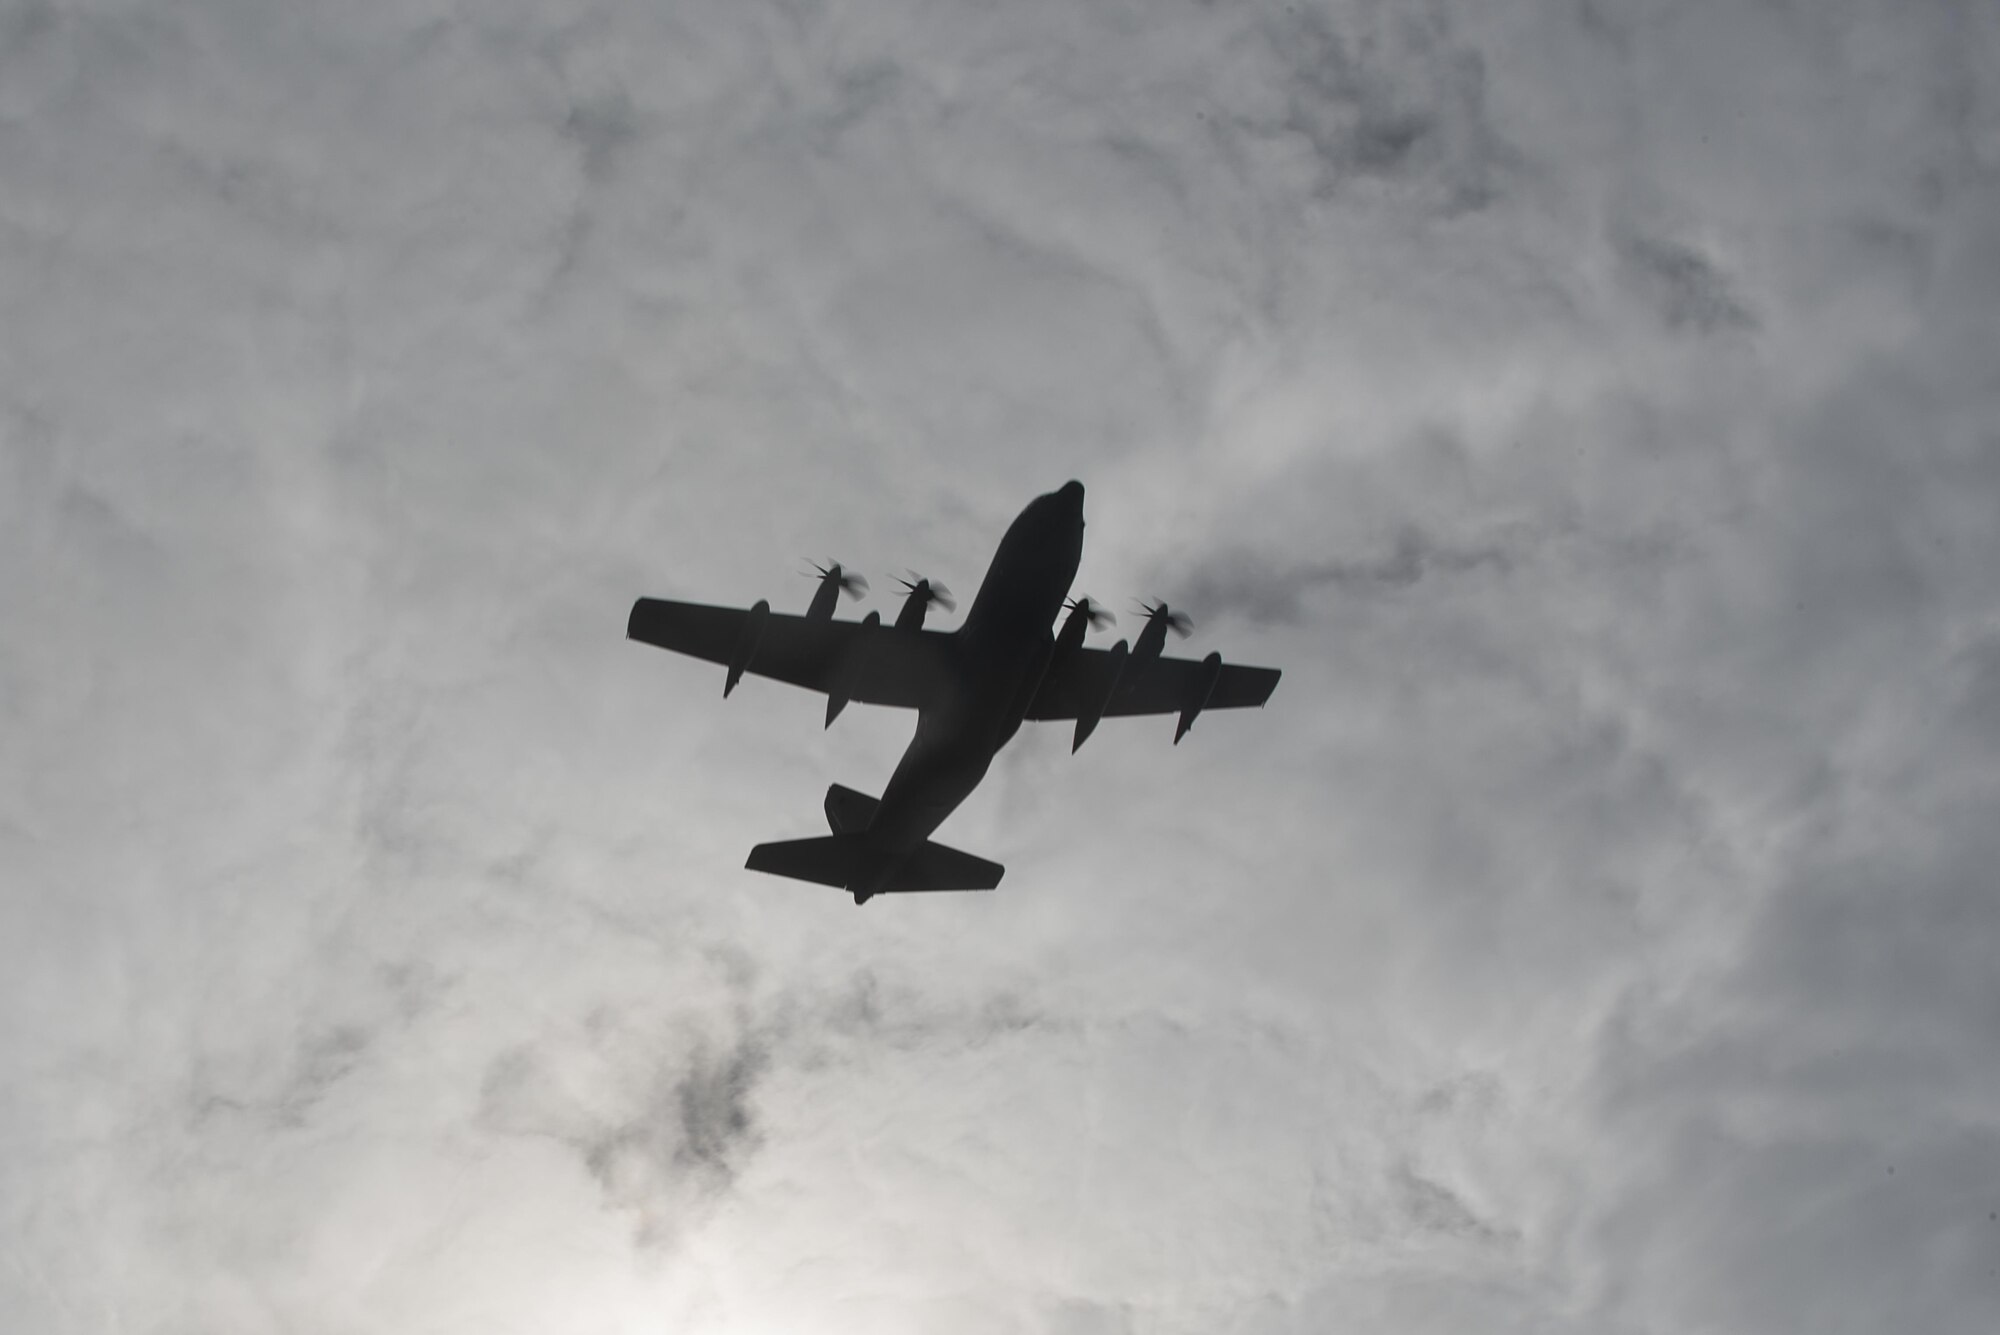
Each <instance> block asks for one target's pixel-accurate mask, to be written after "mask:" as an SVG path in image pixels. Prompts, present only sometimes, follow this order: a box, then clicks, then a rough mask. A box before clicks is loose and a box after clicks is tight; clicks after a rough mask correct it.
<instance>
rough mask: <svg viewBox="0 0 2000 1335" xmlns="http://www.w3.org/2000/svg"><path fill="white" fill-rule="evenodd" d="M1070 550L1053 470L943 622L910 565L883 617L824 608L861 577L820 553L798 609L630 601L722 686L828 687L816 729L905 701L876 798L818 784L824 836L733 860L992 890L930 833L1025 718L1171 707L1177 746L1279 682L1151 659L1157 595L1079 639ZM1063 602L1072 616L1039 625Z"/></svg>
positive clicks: (1215, 663)
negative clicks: (1197, 723) (1126, 625)
mask: <svg viewBox="0 0 2000 1335" xmlns="http://www.w3.org/2000/svg"><path fill="white" fill-rule="evenodd" d="M1082 556H1083V484H1082V483H1081V482H1066V483H1064V484H1063V485H1062V486H1061V487H1060V488H1058V489H1057V490H1055V491H1052V492H1049V493H1048V494H1047V495H1044V496H1037V497H1036V498H1035V499H1034V500H1033V501H1031V502H1030V503H1029V504H1028V508H1027V509H1025V510H1023V511H1022V512H1021V516H1020V518H1018V519H1016V520H1015V521H1014V523H1013V525H1012V526H1011V527H1010V528H1008V530H1007V535H1006V537H1004V538H1002V539H1001V540H1000V550H999V551H998V552H996V553H995V554H994V556H993V564H992V565H991V566H990V567H988V569H987V571H986V579H985V582H984V583H982V584H981V585H980V586H979V596H978V597H977V598H975V599H973V602H972V610H971V611H970V612H968V613H967V614H966V617H965V624H964V625H962V626H960V627H959V628H958V629H957V630H953V631H937V630H926V629H924V626H923V621H924V613H925V612H926V611H927V610H928V607H929V605H930V604H931V603H937V604H939V605H940V606H942V607H943V608H944V609H945V610H946V611H950V610H952V608H953V607H954V604H953V602H952V601H951V595H950V593H949V592H948V591H947V590H945V588H944V587H943V586H942V585H939V584H937V583H936V582H935V581H932V580H927V579H921V578H913V579H912V580H908V581H899V582H901V583H902V584H903V586H904V588H905V589H907V590H908V595H907V598H906V601H905V602H904V604H903V608H902V611H901V612H900V613H899V614H898V615H897V617H896V620H895V622H894V623H893V624H891V625H887V626H885V625H883V624H882V617H881V614H880V613H878V612H870V613H869V614H868V615H867V617H866V618H865V619H863V620H860V621H836V620H834V617H833V611H834V604H835V603H836V602H838V601H839V595H840V594H841V593H842V592H846V593H848V594H849V595H850V596H857V597H858V596H860V594H861V593H863V592H865V591H866V589H867V587H868V585H867V582H866V581H864V580H862V579H861V578H860V577H859V576H857V575H854V574H852V573H851V572H849V571H845V570H842V569H841V567H840V566H838V565H828V566H826V567H823V568H821V569H820V572H819V574H820V585H819V588H818V589H817V590H816V591H815V592H814V594H813V599H812V603H811V605H810V606H809V607H807V609H806V613H805V615H804V616H791V615H788V614H786V613H783V612H773V611H772V610H771V604H770V603H769V602H765V601H759V602H758V603H756V604H755V605H754V606H752V607H751V608H749V609H748V610H747V611H746V610H743V609H740V608H733V607H708V606H704V605H702V604H700V603H677V602H669V601H667V600H666V599H663V598H641V599H639V601H638V602H636V603H634V604H633V605H632V617H631V620H630V621H629V622H628V623H627V625H626V628H625V634H626V637H627V638H628V639H634V640H640V641H643V642H644V643H646V644H652V645H658V646H659V647H660V648H662V649H672V650H673V651H674V652H676V653H682V654H690V655H692V656H694V657H696V658H704V659H707V660H708V661H709V662H711V663H720V664H723V665H725V666H726V667H727V669H728V672H727V675H726V676H725V677H724V678H723V684H722V694H723V695H724V696H725V697H726V696H728V694H729V693H730V692H731V691H733V690H735V689H736V683H737V682H738V681H740V680H742V677H743V674H744V673H745V672H753V673H756V674H758V675H759V676H765V677H775V678H777V679H778V680H779V681H788V682H790V683H792V684H793V685H794V686H803V687H805V688H806V689H808V690H814V691H824V692H826V722H827V726H829V727H831V726H832V724H833V720H834V719H835V717H837V716H838V715H839V713H840V711H841V710H842V709H844V708H846V706H847V704H848V702H849V701H851V700H852V701H859V702H860V703H862V704H868V705H896V706H899V707H901V708H904V709H914V710H916V711H917V734H916V736H915V737H914V738H913V739H912V740H911V742H910V748H909V750H907V751H905V752H904V753H903V759H902V760H901V761H900V762H899V763H898V764H897V766H896V772H895V773H894V774H893V775H891V776H890V778H889V786H888V787H887V788H886V789H885V790H883V793H882V796H881V797H880V798H874V797H869V796H867V795H866V794H865V793H858V792H855V791H854V790H853V789H851V788H843V787H841V786H840V785H839V784H834V785H833V786H832V787H831V788H828V789H827V790H826V822H827V825H828V826H829V827H831V828H832V830H833V833H832V834H830V835H826V836H823V837H821V838H817V839H789V840H784V841H782V842H778V843H769V844H759V845H757V846H756V847H755V848H753V849H751V850H750V860H749V862H748V863H746V864H745V865H746V866H748V867H749V868H750V869H751V870H752V871H762V872H770V873H773V874H774V875H778V876H790V877H793V878H795V879H797V880H802V881H816V882H818V883H819V884H821V885H831V886H838V887H840V888H842V889H845V890H848V891H851V892H852V893H853V895H854V902H855V903H856V904H864V903H866V902H867V901H868V900H869V899H870V898H871V897H872V896H875V895H879V894H890V893H897V892H903V891H914V890H991V889H992V888H993V887H994V886H996V885H998V884H999V883H1000V874H1001V872H1002V870H1003V869H1002V867H1001V866H1000V864H999V863H997V862H988V861H987V860H986V859H984V858H978V857H974V856H973V855H972V854H970V853H961V852H959V851H958V850H957V849H955V848H946V847H945V846H944V845H943V844H940V843H935V842H933V841H932V840H931V838H930V835H931V832H932V831H933V830H935V829H937V827H938V826H939V824H941V823H942V822H943V820H944V818H945V817H946V816H949V815H950V814H951V813H952V811H953V810H955V809H956V808H957V806H958V804H959V803H960V802H963V801H964V800H965V798H966V795H967V794H969V793H970V792H971V791H972V790H973V789H974V788H975V787H977V786H978V784H979V781H980V780H981V779H983V778H984V777H986V769H987V767H988V766H989V765H991V764H992V763H993V757H994V755H995V754H996V753H998V751H999V750H1000V748H1001V747H1003V746H1005V745H1006V744H1007V743H1008V742H1009V741H1010V740H1011V739H1012V738H1013V736H1014V734H1015V733H1016V732H1017V731H1019V730H1020V727H1021V720H1023V719H1074V720H1076V732H1075V735H1074V738H1073V740H1072V742H1071V744H1070V750H1072V751H1074V750H1075V749H1076V748H1077V747H1079V746H1082V745H1083V742H1084V739H1085V738H1087V737H1089V736H1090V734H1091V732H1092V731H1093V730H1094V729H1095V728H1096V727H1097V723H1098V720H1099V719H1102V718H1105V717H1109V716H1116V715H1122V714H1174V713H1178V714H1179V715H1180V721H1179V723H1178V724H1177V725H1176V726H1175V728H1174V741H1175V742H1176V743H1179V741H1180V739H1181V738H1182V737H1184V736H1186V735H1187V731H1188V729H1189V728H1190V727H1192V726H1193V725H1194V720H1195V716H1196V715H1197V714H1199V713H1201V711H1202V710H1204V709H1235V708H1240V707H1242V706H1245V705H1261V704H1263V703H1264V701H1266V700H1267V699H1269V698H1270V696H1271V691H1272V690H1273V689H1274V688H1275V687H1276V686H1277V684H1278V672H1277V669H1275V668H1262V667H1241V666H1238V665H1236V664H1233V663H1228V664H1225V663H1224V662H1223V661H1222V655H1221V654H1210V655H1209V656H1208V657H1206V658H1204V659H1202V660H1201V661H1200V662H1195V661H1194V660H1192V659H1187V658H1165V657H1162V656H1161V653H1160V650H1161V649H1162V648H1163V647H1165V645H1166V640H1167V631H1168V630H1169V629H1171V630H1173V631H1175V632H1176V633H1177V634H1179V635H1182V636H1185V635H1186V634H1187V633H1188V619H1187V617H1186V616H1185V615H1184V614H1182V613H1179V612H1175V611H1173V610H1172V609H1170V608H1169V607H1168V606H1167V605H1166V604H1165V603H1160V604H1157V605H1156V606H1154V607H1151V608H1148V609H1146V612H1147V616H1146V625H1145V628H1144V629H1143V630H1141V631H1140V632H1139V642H1138V643H1137V644H1136V645H1132V646H1130V647H1128V646H1127V645H1126V643H1125V641H1123V640H1120V641H1118V643H1116V644H1114V645H1112V646H1111V648H1110V649H1108V650H1104V649H1088V648H1085V647H1084V644H1083V637H1084V634H1085V633H1086V632H1087V631H1090V630H1096V629H1099V628H1101V627H1102V626H1103V625H1104V624H1105V623H1107V622H1109V621H1110V620H1112V617H1111V615H1110V613H1108V612H1107V611H1105V610H1104V608H1103V607H1101V606H1099V605H1098V604H1096V603H1093V602H1092V601H1091V600H1090V599H1089V598H1084V597H1079V598H1076V599H1074V600H1067V599H1068V594H1069V586H1070V581H1071V580H1073V579H1075V578H1076V568H1077V564H1078V562H1079V561H1080V560H1081V559H1082ZM1066 600H1067V601H1066ZM1064 608H1068V610H1069V616H1068V617H1067V618H1066V619H1065V620H1064V622H1063V624H1062V629H1061V630H1060V631H1056V632H1053V633H1052V632H1051V630H1050V627H1051V626H1052V624H1053V623H1054V621H1055V618H1056V614H1057V613H1058V612H1060V611H1062V610H1063V609H1064Z"/></svg>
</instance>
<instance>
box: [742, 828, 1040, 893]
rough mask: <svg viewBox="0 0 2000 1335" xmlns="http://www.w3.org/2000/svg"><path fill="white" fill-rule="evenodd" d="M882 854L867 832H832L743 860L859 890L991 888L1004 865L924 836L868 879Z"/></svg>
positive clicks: (766, 848) (760, 848) (767, 847)
mask: <svg viewBox="0 0 2000 1335" xmlns="http://www.w3.org/2000/svg"><path fill="white" fill-rule="evenodd" d="M880 859H881V854H880V853H878V852H877V851H876V850H875V849H874V848H873V847H871V846H870V845H869V843H868V837H867V836H866V835H865V834H856V833H847V834H829V835H822V836H820V837H819V838H817V839H785V840H780V841H778V842H776V843H769V844H759V845H757V846H756V847H755V848H753V849H751V850H750V860H749V861H747V862H745V863H744V864H743V865H744V866H745V867H747V868H749V869H750V870H751V871H761V872H769V873H770V874H771V875H773V876H789V877H790V878H792V879H793V880H795V881H812V882H815V883H816V884H819V885H833V886H839V887H841V888H843V889H846V888H853V887H859V888H858V889H857V890H856V893H857V894H859V893H863V892H865V893H868V894H913V893H915V892H917V891H922V890H991V889H992V888H993V887H994V886H996V885H998V884H1000V877H1001V876H1002V874H1004V873H1005V872H1006V870H1007V869H1006V868H1005V867H1002V866H1001V865H1000V864H999V863H997V862H988V861H987V860H986V859H985V858H980V857H974V856H973V855H972V854H970V853H961V852H959V850H957V849H955V848H946V847H945V846H944V845H943V844H939V843H930V842H926V843H925V844H923V846H921V847H920V848H918V849H917V850H916V851H915V852H914V853H911V854H910V855H909V856H908V857H907V858H904V859H903V861H902V863H901V864H900V865H898V866H897V867H895V868H894V869H893V870H891V871H890V872H889V875H888V877H887V878H886V879H885V880H884V881H883V882H882V883H881V884H880V885H873V886H870V885H867V884H866V882H868V881H870V880H872V879H873V877H874V875H875V874H876V873H877V872H878V871H879V869H880V865H881V863H880Z"/></svg>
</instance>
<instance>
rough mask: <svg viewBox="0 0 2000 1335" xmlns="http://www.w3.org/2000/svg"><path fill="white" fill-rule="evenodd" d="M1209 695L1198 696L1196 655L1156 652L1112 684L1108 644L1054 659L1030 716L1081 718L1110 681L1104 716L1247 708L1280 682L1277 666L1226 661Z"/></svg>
mask: <svg viewBox="0 0 2000 1335" xmlns="http://www.w3.org/2000/svg"><path fill="white" fill-rule="evenodd" d="M1220 666H1221V671H1220V672H1219V673H1217V675H1216V678H1215V685H1214V688H1213V689H1212V690H1210V691H1209V693H1208V696H1207V698H1206V699H1202V698H1199V692H1200V690H1201V686H1202V684H1203V678H1204V675H1205V674H1204V671H1203V664H1202V663H1200V662H1199V661H1198V660H1196V659H1192V658H1164V657H1163V658H1156V659H1154V660H1153V661H1152V662H1151V663H1148V664H1146V665H1145V666H1144V667H1136V666H1135V667H1132V668H1127V669H1126V670H1125V671H1123V672H1121V673H1120V674H1119V676H1118V678H1117V682H1116V684H1115V685H1111V677H1110V673H1111V668H1112V657H1111V655H1110V654H1109V653H1108V652H1106V651H1105V650H1103V649H1077V650H1076V651H1075V653H1074V654H1073V655H1071V656H1070V657H1069V658H1068V660H1067V661H1066V662H1062V663H1057V664H1052V665H1051V666H1050V669H1049V674H1048V676H1046V677H1044V678H1043V679H1042V688H1041V689H1040V690H1039V691H1037V692H1035V698H1034V700H1033V702H1032V703H1030V704H1029V706H1028V715H1027V716H1028V717H1029V718H1031V719H1065V718H1077V717H1079V716H1081V715H1083V714H1087V713H1089V712H1090V711H1091V709H1092V708H1093V707H1094V706H1095V704H1096V701H1097V697H1098V696H1099V695H1100V694H1101V693H1102V692H1103V691H1104V688H1105V687H1106V686H1107V685H1111V693H1110V699H1108V700H1106V701H1105V704H1104V717H1106V718H1116V717H1118V716H1120V715H1124V714H1177V713H1179V712H1180V711H1181V710H1183V709H1186V708H1188V707H1189V705H1193V706H1194V707H1195V708H1197V709H1242V708H1246V707H1248V706H1251V705H1261V704H1263V703H1264V702H1265V701H1266V700H1268V699H1270V698H1271V692H1272V691H1274V690H1276V689H1277V688H1278V678H1279V676H1281V675H1282V674H1281V673H1280V672H1279V671H1278V669H1277V668H1267V667H1245V666H1244V665H1243V664H1241V663H1223V664H1221V665H1220Z"/></svg>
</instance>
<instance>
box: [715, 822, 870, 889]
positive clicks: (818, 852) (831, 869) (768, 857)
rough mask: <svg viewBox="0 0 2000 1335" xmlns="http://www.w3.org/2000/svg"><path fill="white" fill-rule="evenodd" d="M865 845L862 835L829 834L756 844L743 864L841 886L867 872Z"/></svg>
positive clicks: (804, 879) (796, 877) (867, 856)
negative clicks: (814, 837)
mask: <svg viewBox="0 0 2000 1335" xmlns="http://www.w3.org/2000/svg"><path fill="white" fill-rule="evenodd" d="M873 851H874V850H872V849H870V848H869V846H868V837H867V836H866V835H863V834H829V835H823V836H821V837H820V838H818V839H784V840H780V841H779V842H777V843H770V844H759V845H757V846H756V847H755V848H753V849H751V850H750V860H749V861H748V862H745V863H744V864H743V865H744V866H745V867H747V868H749V869H750V870H751V871H763V872H769V873H770V874H771V875H773V876H789V877H791V878H792V879H793V880H794V881H812V882H814V883H816V884H818V885H837V886H841V887H845V886H846V885H847V883H848V882H850V881H855V880H859V879H860V877H861V875H862V873H863V872H865V871H866V870H867V869H868V862H869V855H870V854H871V853H872V852H873Z"/></svg>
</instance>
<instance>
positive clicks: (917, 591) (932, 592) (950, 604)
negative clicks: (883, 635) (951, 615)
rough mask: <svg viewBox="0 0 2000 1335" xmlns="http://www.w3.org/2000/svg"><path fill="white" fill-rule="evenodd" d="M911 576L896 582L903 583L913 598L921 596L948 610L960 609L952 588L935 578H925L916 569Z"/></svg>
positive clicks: (926, 600)
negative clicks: (952, 594) (952, 593)
mask: <svg viewBox="0 0 2000 1335" xmlns="http://www.w3.org/2000/svg"><path fill="white" fill-rule="evenodd" d="M910 576H911V578H910V579H899V580H897V581H896V582H897V583H898V584H900V585H902V586H903V588H904V589H905V590H907V591H908V592H909V595H910V596H911V597H912V598H921V599H923V600H924V601H925V602H927V603H936V604H937V605H938V606H939V607H942V608H943V609H944V610H945V611H947V612H956V611H957V610H958V600H957V599H956V598H954V597H952V596H951V590H950V589H947V588H946V587H945V586H944V585H942V584H940V583H938V582H937V581H936V580H934V579H925V578H924V577H923V576H922V575H919V574H917V572H916V571H914V570H912V571H911V572H910ZM912 581H914V582H912Z"/></svg>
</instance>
